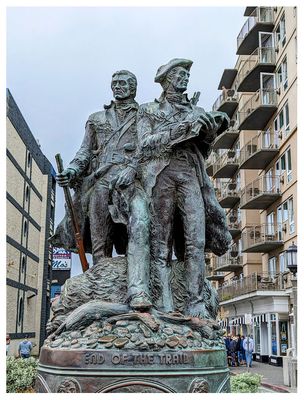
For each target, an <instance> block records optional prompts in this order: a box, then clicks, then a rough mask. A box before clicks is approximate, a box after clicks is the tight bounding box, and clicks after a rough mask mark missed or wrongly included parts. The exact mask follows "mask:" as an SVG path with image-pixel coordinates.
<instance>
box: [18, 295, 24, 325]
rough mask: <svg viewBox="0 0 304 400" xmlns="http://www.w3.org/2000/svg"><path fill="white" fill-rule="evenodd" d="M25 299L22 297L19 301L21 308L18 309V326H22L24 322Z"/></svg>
mask: <svg viewBox="0 0 304 400" xmlns="http://www.w3.org/2000/svg"><path fill="white" fill-rule="evenodd" d="M23 309H24V307H23V298H22V297H21V298H20V299H19V307H18V325H21V322H22V320H23Z"/></svg>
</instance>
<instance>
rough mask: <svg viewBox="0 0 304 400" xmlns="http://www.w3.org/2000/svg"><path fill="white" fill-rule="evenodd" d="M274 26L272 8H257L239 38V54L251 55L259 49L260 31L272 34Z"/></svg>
mask: <svg viewBox="0 0 304 400" xmlns="http://www.w3.org/2000/svg"><path fill="white" fill-rule="evenodd" d="M273 26H274V14H273V8H272V7H256V8H255V10H254V11H253V13H252V14H251V15H250V17H248V18H247V20H246V22H245V23H244V25H243V27H242V29H241V31H240V33H239V34H238V37H237V54H239V55H240V54H243V55H247V54H251V53H252V52H253V50H254V49H256V48H257V47H258V34H257V32H258V31H259V30H261V31H263V32H271V31H272V29H273Z"/></svg>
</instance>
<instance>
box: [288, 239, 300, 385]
mask: <svg viewBox="0 0 304 400" xmlns="http://www.w3.org/2000/svg"><path fill="white" fill-rule="evenodd" d="M297 252H298V248H297V245H295V244H294V242H292V245H291V246H289V247H288V249H287V250H286V254H287V268H288V269H289V271H290V272H291V273H292V275H293V276H292V278H291V284H292V294H291V301H292V304H293V327H292V332H293V336H294V340H293V342H294V343H293V347H294V352H293V358H292V359H291V362H290V365H289V369H290V385H291V386H292V387H296V386H297V317H298V315H297V314H298V313H297V277H296V274H297V269H298V265H297Z"/></svg>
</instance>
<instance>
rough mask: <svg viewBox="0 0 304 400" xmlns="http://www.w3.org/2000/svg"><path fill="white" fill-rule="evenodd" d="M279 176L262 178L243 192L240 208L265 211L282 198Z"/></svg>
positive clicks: (246, 187)
mask: <svg viewBox="0 0 304 400" xmlns="http://www.w3.org/2000/svg"><path fill="white" fill-rule="evenodd" d="M280 185H281V183H280V177H279V176H265V175H264V176H260V177H259V178H257V179H255V180H254V181H253V182H251V183H249V185H246V186H245V188H244V189H242V190H241V200H240V208H241V209H243V210H265V209H266V208H268V207H269V206H270V205H271V204H272V203H274V202H275V201H276V200H278V199H279V198H280V197H281V189H280Z"/></svg>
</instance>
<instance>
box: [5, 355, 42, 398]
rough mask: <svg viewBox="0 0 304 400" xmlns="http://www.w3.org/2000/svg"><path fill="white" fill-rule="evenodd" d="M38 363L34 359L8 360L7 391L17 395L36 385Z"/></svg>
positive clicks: (13, 358) (11, 358) (9, 358)
mask: <svg viewBox="0 0 304 400" xmlns="http://www.w3.org/2000/svg"><path fill="white" fill-rule="evenodd" d="M37 366H38V361H37V360H36V358H34V357H29V358H25V359H23V358H15V357H7V358H6V391H7V393H17V392H22V391H26V390H27V389H29V388H31V387H33V386H34V385H35V379H36V376H37Z"/></svg>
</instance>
